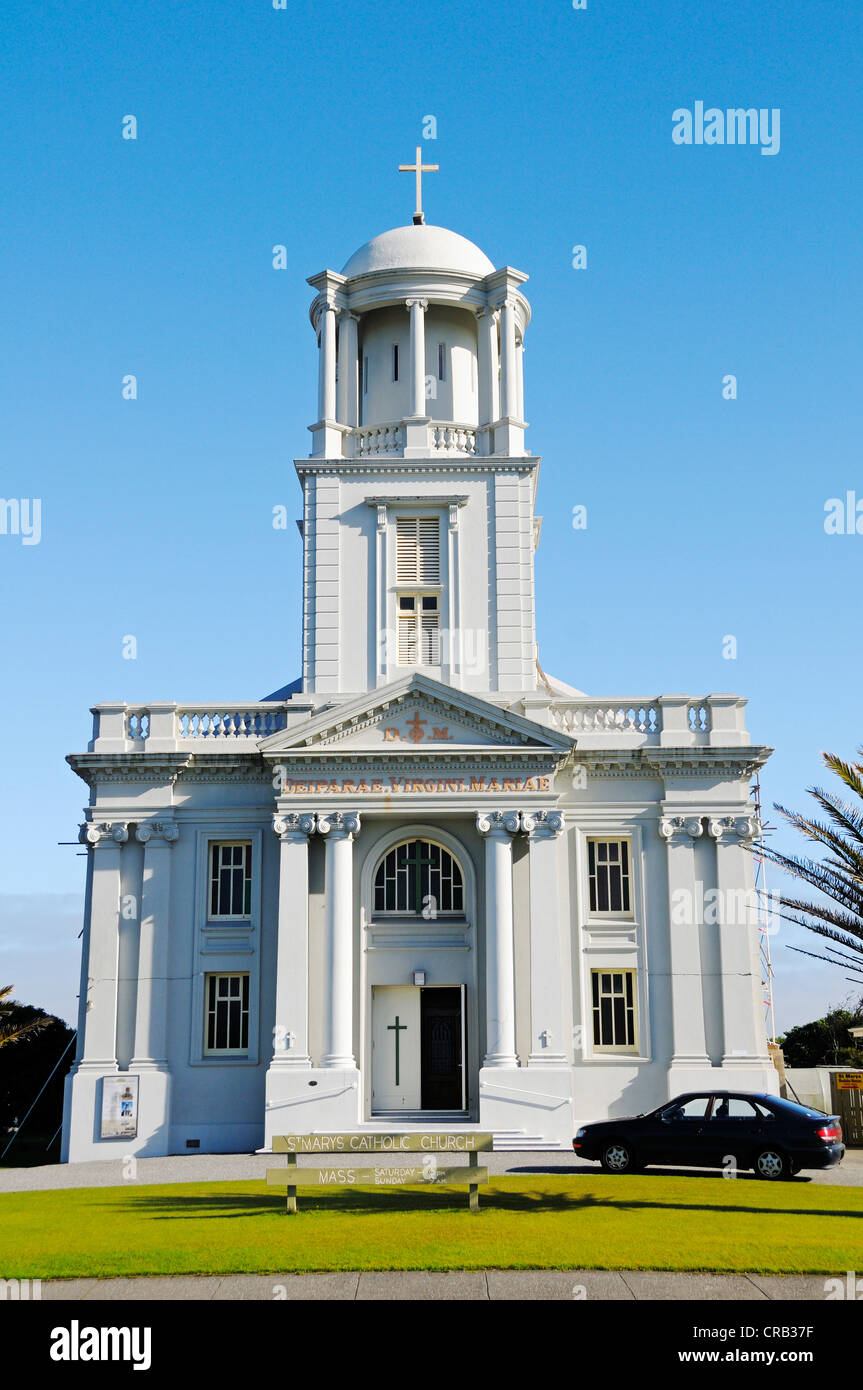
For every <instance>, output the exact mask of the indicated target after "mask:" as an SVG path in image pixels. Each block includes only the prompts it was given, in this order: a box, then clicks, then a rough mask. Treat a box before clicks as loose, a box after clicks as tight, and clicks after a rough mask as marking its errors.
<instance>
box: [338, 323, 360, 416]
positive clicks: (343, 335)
mask: <svg viewBox="0 0 863 1390" xmlns="http://www.w3.org/2000/svg"><path fill="white" fill-rule="evenodd" d="M357 323H358V319H357V316H356V314H351V313H349V312H348V310H347V309H345V310H343V311H342V313H341V314H340V315H339V411H338V419H339V422H340V423H341V424H343V425H348V426H349V427H350V428H351V429H355V428H356V425H357Z"/></svg>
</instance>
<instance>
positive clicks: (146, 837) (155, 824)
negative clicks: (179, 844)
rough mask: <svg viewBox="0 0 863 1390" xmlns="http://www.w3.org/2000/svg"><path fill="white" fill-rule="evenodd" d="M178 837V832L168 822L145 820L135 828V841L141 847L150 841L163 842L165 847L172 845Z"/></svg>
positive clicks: (172, 824)
mask: <svg viewBox="0 0 863 1390" xmlns="http://www.w3.org/2000/svg"><path fill="white" fill-rule="evenodd" d="M179 837H180V832H179V830H178V829H177V827H176V825H175V824H174V822H173V821H170V820H145V821H141V822H140V823H139V824H138V825H136V826H135V839H136V840H137V841H138V842H139V844H142V845H146V844H148V843H149V842H150V840H164V841H165V844H166V845H173V844H174V843H175V842H176V841H177V840H178V839H179Z"/></svg>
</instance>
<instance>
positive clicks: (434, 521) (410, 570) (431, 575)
mask: <svg viewBox="0 0 863 1390" xmlns="http://www.w3.org/2000/svg"><path fill="white" fill-rule="evenodd" d="M396 580H397V582H398V583H399V584H439V583H440V520H439V518H438V517H436V516H399V517H396Z"/></svg>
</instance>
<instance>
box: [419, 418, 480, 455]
mask: <svg viewBox="0 0 863 1390" xmlns="http://www.w3.org/2000/svg"><path fill="white" fill-rule="evenodd" d="M429 435H430V436H431V446H432V448H433V449H434V450H435V452H436V453H437V452H438V451H439V450H443V451H444V452H445V453H451V454H475V453H476V430H475V429H473V428H472V427H471V426H470V425H454V424H453V425H450V424H441V423H438V422H433V423H432V424H431V425H429Z"/></svg>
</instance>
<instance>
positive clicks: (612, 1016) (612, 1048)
mask: <svg viewBox="0 0 863 1390" xmlns="http://www.w3.org/2000/svg"><path fill="white" fill-rule="evenodd" d="M590 983H591V990H592V1000H591V1002H592V1007H593V1046H594V1048H596V1049H600V1050H603V1051H605V1052H635V1050H636V1045H635V971H634V970H592V971H591V972H590Z"/></svg>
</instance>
